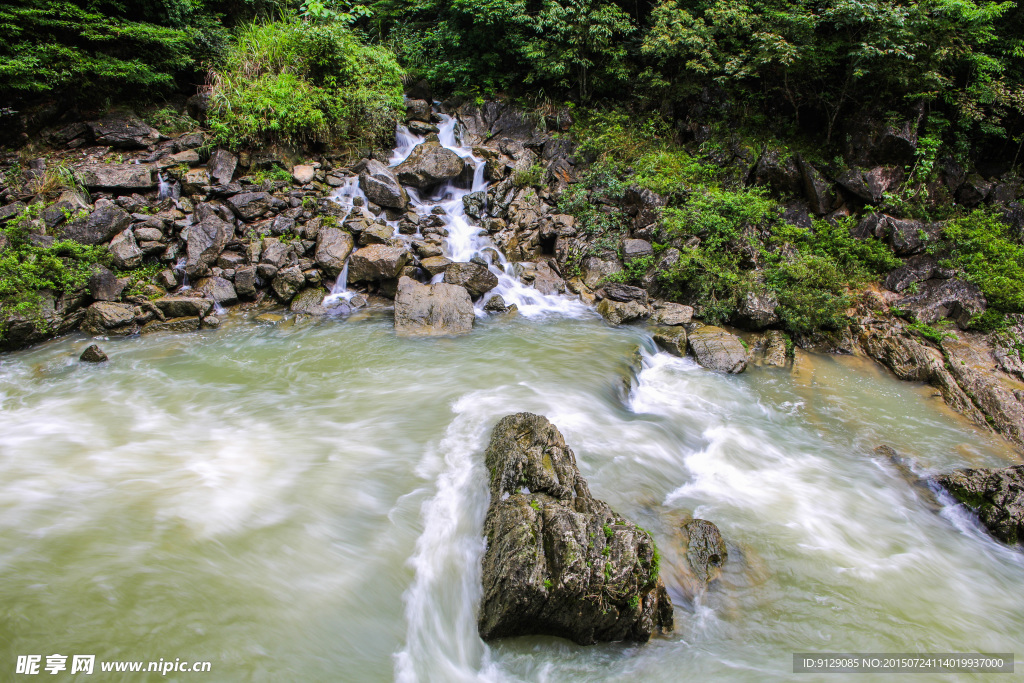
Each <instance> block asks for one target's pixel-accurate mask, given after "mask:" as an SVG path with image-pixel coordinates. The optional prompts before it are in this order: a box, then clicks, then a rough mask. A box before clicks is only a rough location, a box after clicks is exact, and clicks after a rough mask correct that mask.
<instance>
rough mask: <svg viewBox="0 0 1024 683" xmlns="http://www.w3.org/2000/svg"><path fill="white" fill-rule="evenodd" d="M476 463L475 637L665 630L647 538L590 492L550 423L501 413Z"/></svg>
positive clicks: (587, 637)
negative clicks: (481, 508) (479, 559)
mask: <svg viewBox="0 0 1024 683" xmlns="http://www.w3.org/2000/svg"><path fill="white" fill-rule="evenodd" d="M484 460H485V462H486V464H487V469H488V471H489V472H490V496H491V502H490V507H489V508H488V510H487V517H486V521H485V522H484V534H485V536H486V539H487V550H486V552H485V554H484V559H483V577H482V578H483V598H482V600H481V603H480V611H479V615H478V619H477V624H478V629H479V632H480V636H481V637H482V638H483V639H484V640H494V639H497V638H505V637H512V636H522V635H549V636H557V637H563V638H568V639H570V640H572V641H574V642H576V643H579V644H581V645H589V644H592V643H596V642H607V641H621V640H630V641H638V642H645V641H647V640H648V639H649V638H650V636H651V634H652V633H653V632H654V631H655V630H656V629H659V628H660V629H663V630H671V628H672V603H671V600H670V598H669V597H668V593H667V592H666V590H665V586H664V583H663V582H662V580H661V578H660V577H659V576H658V562H657V559H656V558H657V551H656V549H655V545H654V540H653V539H652V538H651V536H650V534H649V533H648V532H646V531H644V530H643V529H641V528H639V527H637V526H636V525H635V524H633V523H632V522H629V521H628V520H626V519H624V518H623V517H622V516H621V515H619V514H617V513H616V512H615V511H614V510H612V509H611V508H610V507H609V506H608V504H607V503H605V502H603V501H601V500H598V499H596V498H594V497H593V496H592V495H591V494H590V490H589V487H588V486H587V482H586V480H584V478H583V476H582V475H581V474H580V471H579V469H578V467H577V465H576V457H575V455H574V454H573V452H572V450H571V449H570V448H569V447H568V446H566V444H565V440H564V439H563V438H562V435H561V434H560V433H559V431H558V429H557V428H555V426H554V425H552V424H551V423H550V422H548V420H546V419H545V418H543V417H541V416H538V415H532V414H530V413H519V414H516V415H509V416H507V417H505V418H502V420H501V421H499V422H498V424H497V426H496V427H495V428H494V433H493V434H492V436H491V441H490V444H489V445H488V447H487V451H486V453H485V455H484Z"/></svg>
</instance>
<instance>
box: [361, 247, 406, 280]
mask: <svg viewBox="0 0 1024 683" xmlns="http://www.w3.org/2000/svg"><path fill="white" fill-rule="evenodd" d="M408 260H409V252H408V251H406V250H405V249H404V248H403V247H388V246H385V245H383V244H371V245H370V246H368V247H363V248H362V249H358V250H356V251H354V252H352V255H351V256H350V257H349V264H348V279H349V282H379V281H381V280H388V279H392V278H396V277H398V275H399V273H401V272H402V268H403V267H404V266H405V264H406V262H408Z"/></svg>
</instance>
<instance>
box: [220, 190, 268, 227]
mask: <svg viewBox="0 0 1024 683" xmlns="http://www.w3.org/2000/svg"><path fill="white" fill-rule="evenodd" d="M228 204H230V205H231V210H232V211H234V212H235V215H237V216H238V217H239V218H241V219H242V220H243V221H251V220H255V219H257V218H259V217H260V216H262V215H263V214H265V213H266V212H267V211H269V210H270V207H271V206H272V204H273V200H272V198H271V196H270V195H269V194H268V193H266V192H243V193H241V194H236V195H234V196H232V197H228Z"/></svg>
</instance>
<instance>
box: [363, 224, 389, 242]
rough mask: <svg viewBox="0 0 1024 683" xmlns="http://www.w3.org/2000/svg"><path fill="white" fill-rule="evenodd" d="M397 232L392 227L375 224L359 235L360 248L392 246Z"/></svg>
mask: <svg viewBox="0 0 1024 683" xmlns="http://www.w3.org/2000/svg"><path fill="white" fill-rule="evenodd" d="M394 236H395V231H394V229H393V228H392V227H391V226H390V225H385V224H383V223H373V224H372V225H369V226H367V227H366V229H364V230H363V231H362V232H361V233H359V246H361V247H366V246H369V245H371V244H390V243H391V238H393V237H394Z"/></svg>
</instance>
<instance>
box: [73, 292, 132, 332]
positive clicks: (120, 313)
mask: <svg viewBox="0 0 1024 683" xmlns="http://www.w3.org/2000/svg"><path fill="white" fill-rule="evenodd" d="M82 331H83V332H85V333H86V334H91V335H93V336H100V335H105V334H116V335H129V334H135V333H136V332H138V331H139V326H138V325H136V324H135V307H134V306H132V305H131V304H119V303H111V302H108V301H97V302H96V303H94V304H93V305H91V306H89V308H88V310H86V312H85V320H83V321H82Z"/></svg>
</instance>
